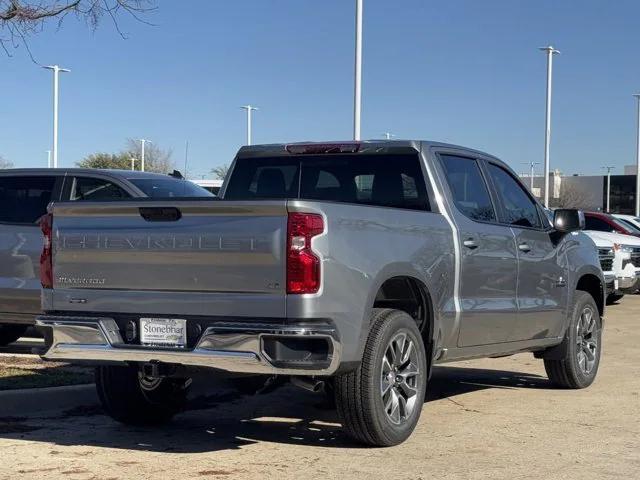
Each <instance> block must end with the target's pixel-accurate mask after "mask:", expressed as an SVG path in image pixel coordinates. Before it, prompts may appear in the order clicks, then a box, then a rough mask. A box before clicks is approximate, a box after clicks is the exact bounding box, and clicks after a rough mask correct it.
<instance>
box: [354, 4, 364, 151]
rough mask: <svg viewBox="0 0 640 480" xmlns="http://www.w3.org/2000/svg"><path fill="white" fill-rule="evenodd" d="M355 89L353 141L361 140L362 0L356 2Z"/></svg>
mask: <svg viewBox="0 0 640 480" xmlns="http://www.w3.org/2000/svg"><path fill="white" fill-rule="evenodd" d="M354 70H355V72H354V88H353V139H354V140H360V114H361V112H362V0H356V51H355V68H354Z"/></svg>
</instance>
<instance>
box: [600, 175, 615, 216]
mask: <svg viewBox="0 0 640 480" xmlns="http://www.w3.org/2000/svg"><path fill="white" fill-rule="evenodd" d="M602 168H604V169H606V170H607V213H609V198H610V196H611V170H613V169H614V168H616V167H610V166H607V167H602Z"/></svg>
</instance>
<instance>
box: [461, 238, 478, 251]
mask: <svg viewBox="0 0 640 480" xmlns="http://www.w3.org/2000/svg"><path fill="white" fill-rule="evenodd" d="M462 244H463V245H464V246H465V247H467V248H469V249H471V250H473V249H474V248H478V242H476V241H475V240H474V239H473V238H467V239H466V240H465V241H464V242H462Z"/></svg>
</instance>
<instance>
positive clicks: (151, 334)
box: [140, 318, 187, 348]
mask: <svg viewBox="0 0 640 480" xmlns="http://www.w3.org/2000/svg"><path fill="white" fill-rule="evenodd" d="M140 343H141V344H142V345H148V346H154V347H180V348H184V347H185V346H186V345H187V321H186V320H185V319H183V318H141V319H140Z"/></svg>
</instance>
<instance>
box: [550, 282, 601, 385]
mask: <svg viewBox="0 0 640 480" xmlns="http://www.w3.org/2000/svg"><path fill="white" fill-rule="evenodd" d="M589 314H590V315H591V317H590V319H588V318H587V317H588V315H589ZM587 324H588V325H587ZM584 325H587V327H586V328H587V330H585V329H584V327H583V326H584ZM591 325H592V327H591V330H590V331H588V330H589V326H591ZM560 347H562V348H561V350H560V351H561V352H562V354H561V355H560V358H557V359H545V360H544V368H545V370H546V371H547V375H548V377H549V380H551V382H552V383H553V384H555V385H556V386H558V387H561V388H572V389H578V388H586V387H588V386H589V385H591V384H592V383H593V381H594V380H595V378H596V375H597V373H598V367H599V365H600V352H601V350H602V322H601V320H600V314H599V312H598V307H597V305H596V302H595V300H594V299H593V297H592V296H591V295H589V294H588V293H587V292H582V291H576V292H575V299H574V302H573V308H572V310H571V321H570V323H569V328H568V329H567V332H566V333H565V338H564V340H563V344H562V345H561V346H560ZM589 353H590V354H591V355H589Z"/></svg>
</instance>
